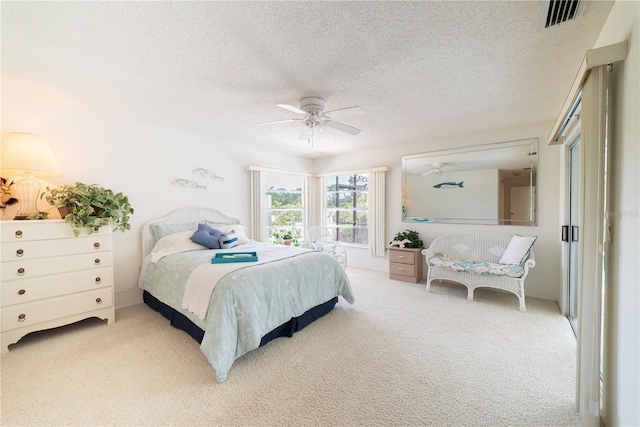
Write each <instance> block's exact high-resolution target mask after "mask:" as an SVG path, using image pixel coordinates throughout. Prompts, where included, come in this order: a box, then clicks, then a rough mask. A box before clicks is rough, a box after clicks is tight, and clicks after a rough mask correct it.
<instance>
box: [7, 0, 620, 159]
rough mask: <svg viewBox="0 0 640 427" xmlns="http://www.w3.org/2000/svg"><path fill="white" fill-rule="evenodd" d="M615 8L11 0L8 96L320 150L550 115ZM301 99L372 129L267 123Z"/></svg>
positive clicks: (305, 151)
mask: <svg viewBox="0 0 640 427" xmlns="http://www.w3.org/2000/svg"><path fill="white" fill-rule="evenodd" d="M612 4H613V2H610V1H607V2H603V1H590V2H589V3H588V4H587V8H586V10H585V13H584V15H583V16H582V17H579V18H577V19H576V20H574V21H569V22H566V23H564V24H561V25H558V26H556V27H552V28H550V29H546V30H541V29H540V28H539V14H540V7H541V2H539V1H478V2H472V1H464V2H453V1H440V2H430V1H429V2H315V1H312V2H271V1H269V2H6V1H3V2H2V4H1V7H2V89H3V91H5V90H10V91H15V92H16V93H20V94H24V95H27V96H32V97H36V98H38V99H42V100H43V101H46V102H51V103H54V104H60V105H66V106H70V107H74V108H79V109H83V110H88V111H93V112H96V113H100V114H106V115H110V116H117V117H123V118H128V119H131V120H135V121H141V122H145V123H150V124H159V125H160V124H161V125H163V126H170V127H175V128H180V129H184V130H185V131H188V132H190V133H193V134H198V135H203V136H206V137H211V138H212V139H214V138H215V140H219V139H220V136H222V137H223V138H224V139H225V140H228V141H243V142H246V143H251V144H259V145H261V146H263V147H268V148H270V149H276V150H282V151H288V152H291V153H295V154H299V155H303V156H308V157H323V156H327V155H334V154H339V153H344V152H349V151H354V150H362V149H367V148H369V147H379V146H384V145H390V144H403V143H412V142H421V141H427V140H429V139H430V138H440V137H445V136H449V135H456V134H465V133H470V132H476V131H483V130H490V129H500V128H508V127H513V126H519V125H524V124H530V123H539V122H543V121H551V120H554V119H555V118H556V116H557V114H558V113H559V110H560V108H561V106H562V103H563V102H564V99H565V97H566V95H567V93H568V90H569V88H570V86H571V83H572V82H573V79H574V78H575V74H576V72H577V70H578V67H579V65H580V63H581V61H582V59H583V57H584V54H585V52H586V50H588V49H590V48H592V47H593V45H594V43H595V40H596V38H597V36H598V34H599V32H600V29H601V28H602V25H603V24H604V21H605V20H606V17H607V16H608V14H609V11H610V9H611V6H612ZM305 96H320V97H323V98H325V99H326V101H327V108H326V109H327V110H333V109H339V108H344V107H350V106H354V105H359V106H361V107H362V108H364V110H365V111H366V114H365V115H363V116H352V117H344V118H340V119H337V120H338V121H341V122H343V123H345V124H348V125H351V126H355V127H358V128H361V129H362V132H361V133H360V134H359V135H357V136H351V135H348V134H344V133H341V132H339V131H336V130H335V129H323V131H322V132H320V133H317V134H316V138H315V143H314V147H310V146H309V145H308V144H307V142H306V141H302V140H300V139H299V136H300V133H301V125H300V124H299V123H284V124H277V125H270V126H256V124H257V123H262V122H268V121H274V120H285V119H289V118H293V117H298V116H297V115H296V114H294V113H290V112H287V111H285V110H283V109H280V108H278V107H276V106H275V104H277V103H286V104H292V105H295V106H298V100H299V99H300V98H302V97H305Z"/></svg>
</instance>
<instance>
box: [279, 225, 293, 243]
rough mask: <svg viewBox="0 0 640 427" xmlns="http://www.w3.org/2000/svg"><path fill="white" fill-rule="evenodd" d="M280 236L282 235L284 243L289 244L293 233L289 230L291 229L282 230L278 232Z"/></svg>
mask: <svg viewBox="0 0 640 427" xmlns="http://www.w3.org/2000/svg"><path fill="white" fill-rule="evenodd" d="M280 237H282V240H283V241H284V244H285V245H288V246H290V245H291V241H292V240H293V233H292V232H291V230H287V229H285V230H282V231H281V232H280Z"/></svg>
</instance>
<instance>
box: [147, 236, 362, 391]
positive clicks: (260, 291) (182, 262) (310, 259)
mask: <svg viewBox="0 0 640 427" xmlns="http://www.w3.org/2000/svg"><path fill="white" fill-rule="evenodd" d="M261 247H262V248H265V249H267V250H268V249H269V247H268V246H264V244H260V243H247V244H245V245H241V246H238V247H236V248H234V250H235V251H257V252H258V257H259V256H260V253H259V252H260V248H261ZM234 250H232V251H234ZM217 252H220V251H217V250H198V251H190V252H182V253H176V254H172V255H168V256H166V257H164V258H163V259H161V260H160V261H158V263H157V264H153V263H148V264H147V267H146V269H145V272H144V277H143V279H142V287H143V289H145V290H146V291H148V292H149V293H151V294H152V295H153V296H155V297H156V298H158V299H159V300H160V301H162V302H163V303H165V304H167V305H169V306H171V307H172V308H174V309H176V310H178V311H179V312H181V313H182V314H184V315H185V316H187V317H188V318H189V319H190V320H191V321H192V322H193V323H195V324H196V325H197V326H198V327H200V328H201V329H203V330H204V331H205V334H204V338H203V340H202V344H201V345H200V348H201V350H202V352H203V353H204V354H205V356H206V357H207V359H208V360H209V363H211V366H213V368H214V370H215V373H216V378H217V380H218V381H219V382H224V381H225V380H226V379H227V375H228V373H229V370H230V369H231V366H232V364H233V362H234V361H235V360H236V359H237V358H238V357H240V356H242V355H243V354H245V353H247V352H249V351H251V350H254V349H256V348H258V347H259V345H260V340H261V339H262V337H263V336H264V335H265V334H266V333H267V332H270V331H272V330H273V329H275V328H276V327H278V326H280V325H282V324H283V323H285V322H287V321H289V320H290V319H291V318H292V317H297V316H300V315H302V314H303V313H304V312H305V311H307V310H309V309H310V308H313V307H315V306H317V305H319V304H322V303H324V302H326V301H329V300H330V299H332V298H334V297H336V296H342V297H343V298H344V299H345V300H346V301H347V302H349V303H350V304H352V303H353V302H354V297H353V293H352V291H351V286H350V284H349V279H348V277H347V275H346V273H345V272H344V270H343V269H342V268H341V267H340V265H339V264H338V263H337V262H336V261H335V259H334V258H333V257H331V256H330V255H328V254H326V253H323V252H316V251H310V252H309V251H302V250H301V253H300V254H299V255H296V256H294V257H291V258H286V259H283V260H280V261H277V262H272V263H267V264H259V265H254V266H247V268H242V269H239V270H235V271H233V272H231V273H229V274H227V275H226V276H224V277H223V278H222V279H221V280H220V281H219V282H218V284H217V285H216V287H215V289H214V291H213V294H212V297H211V302H210V305H209V310H208V312H207V317H206V318H205V319H204V320H201V319H198V318H197V317H196V316H195V315H194V314H193V313H191V312H189V311H187V310H184V309H182V308H181V302H182V294H183V292H184V288H185V284H186V281H187V278H188V277H189V274H191V272H192V271H193V270H194V269H195V268H196V267H197V266H199V265H201V264H203V263H210V262H211V257H212V256H214V254H215V253H217ZM247 264H250V263H247Z"/></svg>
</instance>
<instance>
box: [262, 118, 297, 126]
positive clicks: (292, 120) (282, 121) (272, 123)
mask: <svg viewBox="0 0 640 427" xmlns="http://www.w3.org/2000/svg"><path fill="white" fill-rule="evenodd" d="M300 120H302V119H288V120H277V121H275V122H266V123H257V125H256V126H263V125H274V124H276V123H290V122H299V121H300Z"/></svg>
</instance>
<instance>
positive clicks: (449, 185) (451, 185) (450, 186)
mask: <svg viewBox="0 0 640 427" xmlns="http://www.w3.org/2000/svg"><path fill="white" fill-rule="evenodd" d="M463 183H464V181H460V182H458V183H455V182H441V183H440V184H436V185H434V186H433V188H437V189H438V190H454V189H456V188H464V187H463V186H462V184H463Z"/></svg>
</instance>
